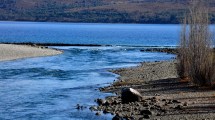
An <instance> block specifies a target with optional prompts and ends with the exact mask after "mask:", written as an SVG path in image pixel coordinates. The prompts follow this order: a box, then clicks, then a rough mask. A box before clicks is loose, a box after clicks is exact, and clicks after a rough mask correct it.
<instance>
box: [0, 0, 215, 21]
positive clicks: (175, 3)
mask: <svg viewBox="0 0 215 120" xmlns="http://www.w3.org/2000/svg"><path fill="white" fill-rule="evenodd" d="M188 1H189V0H0V20H1V21H7V20H10V21H55V22H89V23H91V22H93V23H98V22H99V23H179V22H180V21H181V18H182V17H183V16H184V13H185V12H186V11H187V10H188V9H187V6H188ZM207 1H209V7H210V17H211V21H212V22H214V21H215V0H207Z"/></svg>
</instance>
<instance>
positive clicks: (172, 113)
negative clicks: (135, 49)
mask: <svg viewBox="0 0 215 120" xmlns="http://www.w3.org/2000/svg"><path fill="white" fill-rule="evenodd" d="M176 65H177V63H176V61H163V62H152V63H141V65H139V66H137V67H132V68H122V69H117V70H111V72H113V73H116V74H119V75H120V77H119V78H118V80H116V81H115V82H114V83H113V84H112V85H110V86H108V87H105V88H101V89H100V90H101V91H103V92H111V93H115V94H116V96H110V97H107V98H106V100H103V102H104V104H99V106H95V107H93V110H94V111H103V112H104V113H111V114H114V115H116V117H115V118H127V119H137V120H138V119H141V120H142V119H162V120H179V119H195V120H202V119H207V120H213V119H215V114H214V113H215V109H214V108H215V90H212V89H209V88H198V87H195V86H193V85H191V84H189V82H188V80H182V79H180V78H179V77H178V75H177V71H176V67H177V66H176ZM122 88H134V89H136V90H137V91H139V92H140V93H141V95H142V96H143V99H142V100H141V101H139V102H133V103H128V104H122V102H121V90H122Z"/></svg>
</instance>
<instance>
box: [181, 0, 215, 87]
mask: <svg viewBox="0 0 215 120" xmlns="http://www.w3.org/2000/svg"><path fill="white" fill-rule="evenodd" d="M208 25H209V18H208V9H207V7H206V6H205V4H204V2H203V1H202V0H199V1H196V0H193V1H192V2H191V7H190V13H189V14H188V16H187V17H186V18H185V20H184V25H183V27H182V32H181V41H180V48H179V57H178V58H179V66H178V71H179V75H180V76H181V77H182V78H186V77H189V78H190V79H191V81H192V83H194V84H195V85H197V86H205V85H207V86H212V85H213V84H214V82H215V80H214V78H215V73H214V57H213V56H214V55H213V49H212V48H211V46H212V40H211V35H210V31H209V26H208Z"/></svg>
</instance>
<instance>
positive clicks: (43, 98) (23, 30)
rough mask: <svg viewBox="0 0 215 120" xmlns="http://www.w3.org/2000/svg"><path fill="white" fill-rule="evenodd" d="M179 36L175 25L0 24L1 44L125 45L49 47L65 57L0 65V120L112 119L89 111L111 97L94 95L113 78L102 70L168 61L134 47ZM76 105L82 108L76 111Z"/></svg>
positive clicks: (166, 57) (165, 56) (168, 56)
mask: <svg viewBox="0 0 215 120" xmlns="http://www.w3.org/2000/svg"><path fill="white" fill-rule="evenodd" d="M178 30H179V26H178V25H136V24H126V25H123V24H74V23H73V24H70V23H31V22H0V42H40V43H41V42H45V43H47V42H50V43H71V44H109V45H128V46H112V47H107V46H106V47H105V46H103V47H54V48H57V49H61V50H63V51H64V53H63V54H61V55H57V56H48V57H38V58H27V59H18V60H13V61H4V62H0V96H1V97H0V119H1V120H29V119H32V120H62V119H63V120H67V119H68V120H105V119H107V120H109V119H111V118H112V116H111V115H109V114H107V115H101V116H96V115H95V113H94V112H91V111H90V110H89V106H91V105H96V103H95V102H94V100H95V99H96V98H104V97H106V96H108V95H113V94H111V93H101V92H99V90H98V89H99V87H104V86H107V85H109V84H111V83H112V82H113V80H114V79H116V77H117V75H115V74H113V73H110V72H108V71H107V70H108V69H115V68H121V67H131V66H136V65H138V64H139V63H140V62H142V61H155V60H169V59H171V58H172V57H174V55H171V54H166V53H157V52H155V53H150V52H140V49H142V48H141V47H134V46H135V45H138V46H142V45H144V46H145V45H159V46H165V45H171V46H172V45H173V46H174V45H176V43H177V38H178V35H177V34H178V32H177V31H178ZM132 46H133V47H132ZM77 104H80V105H83V106H86V107H87V108H86V109H84V110H77V109H75V108H76V105H77Z"/></svg>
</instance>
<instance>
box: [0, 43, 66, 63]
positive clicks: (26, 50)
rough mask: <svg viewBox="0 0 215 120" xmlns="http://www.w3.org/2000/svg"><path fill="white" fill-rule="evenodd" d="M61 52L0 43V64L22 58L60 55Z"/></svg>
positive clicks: (43, 47)
mask: <svg viewBox="0 0 215 120" xmlns="http://www.w3.org/2000/svg"><path fill="white" fill-rule="evenodd" d="M62 53H63V51H60V50H56V49H51V48H48V47H45V46H30V45H17V44H3V43H0V62H2V61H9V60H17V59H23V58H33V57H44V56H53V55H59V54H62Z"/></svg>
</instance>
